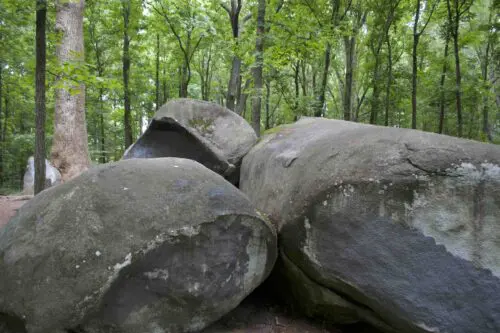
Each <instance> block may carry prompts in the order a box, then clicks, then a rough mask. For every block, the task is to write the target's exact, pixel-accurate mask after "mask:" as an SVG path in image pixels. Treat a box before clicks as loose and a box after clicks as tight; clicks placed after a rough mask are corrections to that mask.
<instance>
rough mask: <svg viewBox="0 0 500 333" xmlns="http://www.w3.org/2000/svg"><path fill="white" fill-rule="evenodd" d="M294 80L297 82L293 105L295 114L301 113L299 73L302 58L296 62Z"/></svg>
mask: <svg viewBox="0 0 500 333" xmlns="http://www.w3.org/2000/svg"><path fill="white" fill-rule="evenodd" d="M293 73H294V75H293V82H294V84H295V101H294V105H293V111H294V113H295V115H297V114H298V113H299V91H300V90H299V89H300V87H299V73H300V60H297V61H296V62H295V65H294V67H293Z"/></svg>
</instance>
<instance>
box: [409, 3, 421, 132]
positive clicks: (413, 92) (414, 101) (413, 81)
mask: <svg viewBox="0 0 500 333" xmlns="http://www.w3.org/2000/svg"><path fill="white" fill-rule="evenodd" d="M419 19H420V0H417V7H416V9H415V20H414V22H413V50H412V54H411V55H412V75H411V128H413V129H416V128H417V68H418V67H417V49H418V41H419V39H420V34H419V33H418V21H419Z"/></svg>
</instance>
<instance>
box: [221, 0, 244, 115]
mask: <svg viewBox="0 0 500 333" xmlns="http://www.w3.org/2000/svg"><path fill="white" fill-rule="evenodd" d="M223 7H224V9H225V10H226V11H227V13H228V15H229V21H230V22H231V31H232V33H233V40H234V42H235V44H236V45H238V39H239V37H240V31H239V30H240V29H239V28H240V27H239V17H240V12H241V7H242V4H241V0H239V1H234V0H232V1H231V8H229V7H227V6H225V5H223ZM240 71H241V59H240V58H239V57H238V55H237V54H234V55H233V61H232V64H231V74H230V76H229V82H228V85H227V98H226V107H227V108H228V109H230V110H234V109H235V105H236V103H237V102H238V100H239V97H240V96H239V95H238V92H239V91H241V79H240Z"/></svg>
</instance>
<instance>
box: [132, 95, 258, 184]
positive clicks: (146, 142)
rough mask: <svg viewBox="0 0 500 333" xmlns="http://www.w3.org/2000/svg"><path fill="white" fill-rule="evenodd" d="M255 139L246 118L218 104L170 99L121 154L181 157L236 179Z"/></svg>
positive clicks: (146, 156)
mask: <svg viewBox="0 0 500 333" xmlns="http://www.w3.org/2000/svg"><path fill="white" fill-rule="evenodd" d="M256 141H257V136H256V134H255V132H254V130H253V129H252V127H251V126H250V125H249V124H248V123H247V122H246V120H245V119H243V118H242V117H240V116H239V115H237V114H236V113H234V112H232V111H231V110H229V109H227V108H225V107H222V106H220V105H218V104H214V103H209V102H204V101H198V100H192V99H177V100H172V101H170V102H168V103H167V104H165V105H164V106H163V107H161V108H160V109H159V110H158V111H157V112H156V114H155V115H154V117H153V119H152V120H151V122H150V124H149V127H148V128H147V130H146V131H145V132H144V134H143V135H142V136H141V137H140V138H139V139H138V140H137V141H136V142H135V143H134V144H133V145H132V146H130V147H129V148H128V149H127V151H126V152H125V154H124V156H123V158H124V159H129V158H152V157H170V156H171V157H183V158H189V159H192V160H195V161H198V162H200V163H201V164H203V165H205V166H206V167H208V168H209V169H211V170H213V171H215V172H217V173H218V174H221V175H223V176H224V177H225V178H226V179H228V180H230V181H231V182H232V183H233V184H236V183H237V182H238V177H239V168H240V164H241V160H242V158H243V156H245V154H246V153H247V152H248V151H249V150H250V149H251V148H252V146H253V145H254V144H255V142H256Z"/></svg>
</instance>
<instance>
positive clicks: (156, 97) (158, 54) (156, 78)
mask: <svg viewBox="0 0 500 333" xmlns="http://www.w3.org/2000/svg"><path fill="white" fill-rule="evenodd" d="M155 88H156V89H155V93H156V94H155V104H156V105H155V107H156V110H158V109H159V108H160V34H159V33H157V34H156V77H155Z"/></svg>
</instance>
